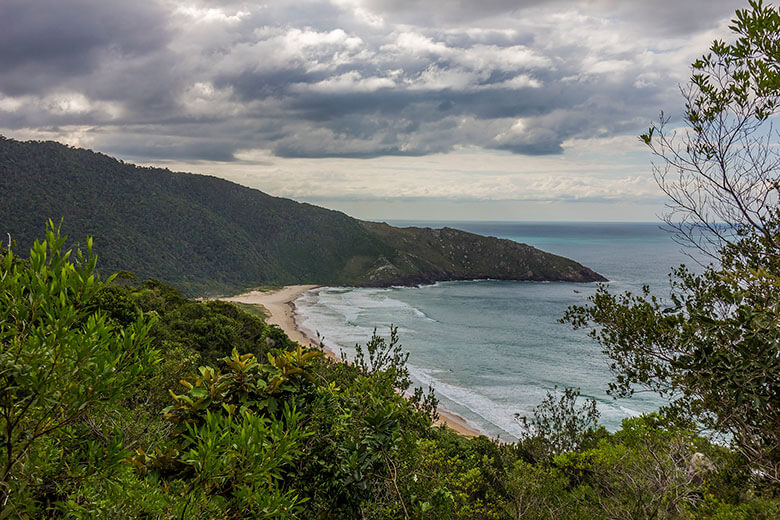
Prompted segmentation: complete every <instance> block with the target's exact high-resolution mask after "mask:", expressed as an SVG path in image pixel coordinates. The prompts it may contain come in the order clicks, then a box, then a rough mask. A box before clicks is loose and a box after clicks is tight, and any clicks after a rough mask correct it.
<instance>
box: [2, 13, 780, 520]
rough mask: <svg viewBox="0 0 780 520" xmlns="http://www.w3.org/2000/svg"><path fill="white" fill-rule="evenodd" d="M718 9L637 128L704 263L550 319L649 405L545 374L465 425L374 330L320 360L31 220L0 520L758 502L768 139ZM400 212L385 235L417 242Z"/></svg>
mask: <svg viewBox="0 0 780 520" xmlns="http://www.w3.org/2000/svg"><path fill="white" fill-rule="evenodd" d="M733 29H734V31H735V32H736V34H737V38H736V41H735V42H734V43H730V44H725V43H722V42H716V43H715V44H713V47H712V49H711V53H710V54H708V55H707V56H705V57H703V58H702V59H701V60H699V61H697V62H696V63H695V64H694V75H693V78H692V84H691V89H690V90H689V91H687V92H688V93H687V96H688V97H687V106H686V121H687V123H688V125H689V128H688V131H686V132H682V133H681V135H682V137H683V139H684V141H683V142H682V143H681V144H675V143H677V142H678V141H676V140H675V139H676V138H674V137H673V136H668V135H667V134H666V133H665V132H664V130H663V126H664V124H665V123H664V122H663V121H662V123H661V124H659V126H655V127H652V128H651V130H650V131H649V132H648V133H647V134H646V135H644V136H643V139H644V140H645V142H646V143H647V144H648V145H650V146H651V147H654V148H653V149H654V150H656V151H657V152H658V156H659V158H661V160H662V162H661V166H660V168H661V169H659V171H658V174H659V176H660V177H659V180H660V182H661V184H662V186H665V189H666V190H667V191H668V193H670V194H671V196H672V210H679V211H682V212H683V213H684V214H685V215H688V216H689V217H690V219H691V220H688V221H685V220H684V221H683V222H682V223H681V224H680V221H679V220H675V221H674V222H675V223H677V224H679V226H680V227H679V228H678V232H679V233H680V237H681V239H683V240H687V241H689V242H690V243H692V244H693V245H695V246H697V247H701V248H702V249H704V250H705V251H706V252H707V253H709V254H710V255H712V258H713V259H714V260H716V262H713V263H712V264H711V265H708V266H703V271H702V272H701V273H700V274H696V273H692V272H690V271H688V270H686V269H685V268H684V267H681V268H679V269H677V270H675V271H674V272H673V275H672V280H673V286H672V288H673V291H674V292H673V294H672V296H671V299H670V301H669V302H666V301H663V300H661V299H659V298H657V297H655V296H654V295H653V294H651V293H650V291H649V290H646V291H644V292H643V293H642V294H639V295H633V294H623V295H614V294H612V293H610V292H609V290H608V288H606V287H602V288H601V289H600V290H599V291H598V292H597V293H596V295H595V296H593V297H592V298H591V301H590V303H589V304H588V305H584V306H576V307H572V308H571V309H570V310H569V312H568V313H567V315H566V316H565V317H564V319H565V320H568V321H570V322H571V323H572V324H573V325H574V326H576V327H592V334H593V336H594V337H595V338H596V340H598V341H599V342H600V343H601V344H602V345H603V347H604V350H605V352H606V353H607V354H608V355H609V357H610V359H611V362H612V368H613V371H614V372H615V376H616V377H615V380H614V381H613V382H612V383H611V385H610V388H611V391H612V392H613V393H615V394H617V395H623V394H631V393H632V392H633V391H634V390H635V389H636V388H640V389H651V390H654V391H658V392H661V393H664V394H666V395H667V396H668V397H670V399H671V404H670V405H669V406H667V407H665V408H663V409H661V410H659V411H658V412H656V413H653V414H649V415H643V416H640V417H632V418H627V419H625V420H624V421H623V423H622V426H621V428H620V429H618V430H617V431H615V432H608V431H606V429H604V428H603V427H600V426H599V425H598V413H597V410H596V409H595V406H594V404H593V403H592V402H585V403H582V402H581V400H580V398H579V394H578V392H577V391H576V390H573V389H565V390H563V391H562V392H559V393H552V394H550V395H549V396H548V397H547V398H546V399H545V400H544V401H542V402H541V403H540V404H539V406H538V407H537V408H536V409H535V411H534V413H533V415H532V416H531V417H525V418H522V417H518V421H519V422H520V423H521V424H522V425H523V426H524V431H525V435H524V436H523V437H522V438H521V439H520V440H519V441H518V442H516V443H503V442H500V441H498V440H493V439H488V438H486V437H477V438H474V439H469V438H465V437H462V436H459V435H457V434H455V433H454V432H452V431H450V430H449V429H447V428H446V427H436V426H434V421H435V419H436V417H437V402H436V398H435V394H434V393H433V392H432V391H428V392H426V391H424V390H422V389H412V388H411V383H410V379H409V373H408V370H407V369H406V360H407V355H406V354H405V353H404V352H403V348H402V346H401V344H400V342H399V338H398V336H397V334H396V331H395V330H394V329H391V330H390V332H389V336H388V337H386V338H385V337H381V336H377V335H376V334H375V335H374V336H373V337H372V338H370V339H368V341H367V342H366V344H365V346H361V347H358V348H357V352H358V355H357V357H356V359H355V361H354V362H353V363H351V364H348V363H337V362H335V361H333V360H330V359H328V358H327V357H325V356H323V355H322V352H321V351H320V350H319V349H316V348H304V347H302V346H301V345H298V344H296V343H294V342H292V341H291V340H290V339H289V338H287V336H286V335H285V334H284V333H283V332H282V331H281V330H279V329H277V328H275V327H273V326H269V325H268V324H267V323H265V322H264V321H263V319H262V318H261V317H259V316H257V315H255V314H250V313H247V312H246V311H244V310H242V309H240V308H238V307H236V306H234V305H232V304H229V303H225V302H219V301H193V300H189V299H187V298H185V297H183V296H182V295H181V293H180V292H179V290H177V289H176V288H174V287H172V286H170V285H168V284H166V283H163V282H160V281H156V280H145V281H140V282H139V281H138V279H136V278H135V277H134V276H133V275H131V274H129V273H127V272H120V273H119V274H117V275H111V276H107V277H102V276H101V275H100V273H99V272H98V262H97V255H96V253H95V251H94V250H93V243H92V239H91V238H85V239H84V241H83V242H82V244H83V247H81V248H80V249H73V248H71V247H70V246H69V245H68V244H71V242H69V241H68V240H67V238H66V237H65V236H64V234H63V229H62V227H61V225H58V224H55V223H53V222H52V221H49V222H48V224H47V226H46V229H45V238H44V239H43V240H42V241H35V242H33V243H32V245H31V247H30V249H29V254H28V255H25V256H23V257H21V256H19V255H17V254H16V247H17V246H14V244H13V242H11V243H10V244H9V247H8V248H7V249H4V250H3V251H2V254H1V255H0V520H4V519H6V518H109V519H110V518H159V519H173V518H177V519H184V518H228V519H232V518H235V519H238V518H281V519H283V518H314V519H320V518H321V519H330V518H345V519H352V518H361V519H390V518H393V519H395V518H404V519H405V518H414V519H463V520H466V519H475V520H476V519H517V518H529V519H561V518H577V519H610V520H611V519H615V520H617V519H637V518H639V519H689V518H697V519H713V520H715V519H718V520H725V519H729V520H737V519H738V520H742V519H744V520H749V519H750V520H752V519H775V518H778V517H780V479H778V461H779V460H780V459H778V456H779V454H778V437H777V435H778V432H779V431H780V427H779V426H780V422H779V421H778V407H777V406H778V403H780V387H779V386H778V384H779V381H780V378H779V377H778V375H779V374H780V367H779V366H778V362H779V360H780V350H778V349H779V347H778V345H780V338H778V330H779V329H780V327H779V325H780V309H778V301H780V300H779V298H778V297H779V296H780V294H779V293H780V272H778V271H779V269H780V263H778V256H779V255H778V238H777V237H778V231H780V212H779V211H778V203H777V192H778V179H777V170H776V166H777V164H778V163H777V158H778V156H777V155H776V154H777V150H776V148H775V147H774V146H767V145H765V143H768V141H766V138H767V137H766V136H770V137H771V136H774V134H773V133H772V131H771V129H770V130H768V131H767V130H761V128H765V127H762V125H765V124H768V123H771V116H772V114H773V113H774V111H775V110H776V108H777V103H778V100H780V98H779V97H778V93H779V92H780V72H778V67H777V64H778V62H780V60H778V58H780V44H778V40H779V35H780V13H778V11H777V10H776V9H775V8H773V7H765V6H764V5H763V4H762V3H761V2H751V7H750V9H747V10H741V11H738V13H737V18H736V19H735V21H734V26H733ZM4 144H5V145H8V144H9V142H8V141H7V140H6V141H4ZM11 144H12V146H22V145H21V144H18V143H15V144H14V143H11ZM732 144H733V145H734V148H730V146H731V145H732ZM24 146H26V145H24ZM35 146H42V147H50V148H53V149H55V150H61V149H62V148H63V147H61V145H54V144H52V143H42V144H40V143H38V144H35ZM68 152H72V150H69V151H68ZM75 152H76V153H78V154H90V153H91V152H85V151H75ZM63 153H64V152H63ZM66 156H67V154H65V155H63V156H62V157H63V158H64V157H66ZM30 160H32V159H30ZM667 167H668V169H666V168H667ZM670 174H671V175H670ZM751 174H752V175H753V176H752V177H751V176H750V175H751ZM667 180H668V181H669V182H667ZM741 182H746V184H744V185H743V184H740V183H741ZM11 200H12V201H13V198H11ZM700 202H703V203H704V204H703V205H699V203H700ZM711 212H714V213H711ZM711 215H714V216H715V217H716V218H715V219H712V218H711ZM724 215H732V216H733V218H730V219H728V220H726V224H728V225H727V226H722V224H723V222H722V220H723V219H724ZM334 218H336V217H334ZM338 218H341V217H338ZM345 222H346V221H345ZM345 225H346V224H345ZM350 225H351V224H350ZM358 225H359V226H360V228H361V229H364V230H365V229H367V228H366V227H365V226H363V225H362V224H358ZM379 227H380V229H378V230H377V231H376V233H378V234H380V236H381V233H383V232H386V233H393V232H392V231H387V230H386V229H382V228H381V226H379ZM355 229H356V228H355ZM702 229H704V230H705V231H706V232H705V233H700V231H701V230H702ZM416 233H418V231H416V230H410V231H406V232H404V233H402V234H398V235H393V237H394V238H393V239H392V240H390V239H387V241H381V244H383V245H382V247H398V241H402V240H404V239H406V237H408V238H409V240H412V241H415V248H416V249H410V250H409V251H410V252H409V254H419V252H420V250H421V249H426V248H429V250H430V251H436V250H438V249H437V248H438V247H439V246H437V245H436V243H435V242H434V243H430V244H427V245H424V246H423V245H420V243H419V242H417V238H416V237H415V234H416ZM420 233H425V232H420ZM447 233H449V231H445V230H443V231H442V232H441V234H442V235H445V234H447ZM365 236H371V237H376V236H378V235H365ZM426 236H435V235H426ZM371 240H373V239H371ZM371 240H369V239H368V238H367V239H366V242H365V243H366V244H370V243H372V242H371ZM463 247H464V248H466V246H465V245H464V246H463ZM388 255H389V256H385V257H384V258H385V259H386V260H388V261H389V260H390V259H393V258H396V257H397V256H398V253H392V254H391V252H388ZM394 255H395V256H394ZM269 265H270V264H269Z"/></svg>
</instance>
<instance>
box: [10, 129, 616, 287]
mask: <svg viewBox="0 0 780 520" xmlns="http://www.w3.org/2000/svg"><path fill="white" fill-rule="evenodd" d="M0 197H2V199H3V201H4V203H3V204H2V205H0V232H2V233H3V234H6V233H10V234H11V236H12V237H13V238H14V239H15V240H16V242H17V250H20V251H26V250H27V249H28V248H29V246H30V245H31V243H32V240H34V239H35V237H38V236H41V231H42V229H43V227H44V223H45V221H46V220H47V219H49V218H51V219H53V220H55V221H58V220H60V219H61V218H62V219H63V224H62V225H63V231H64V233H66V234H68V235H69V236H70V237H71V239H72V240H73V241H74V243H76V241H77V240H83V238H85V237H86V236H87V235H89V236H93V237H94V239H95V241H96V242H97V243H98V244H99V251H100V252H101V258H100V263H99V266H100V267H101V269H102V270H104V271H116V270H129V271H131V272H133V273H135V274H137V275H138V276H139V277H142V278H159V279H161V280H164V281H166V282H169V283H172V284H174V285H176V286H178V287H180V288H181V289H183V290H184V291H185V292H186V293H187V294H191V295H194V294H199V295H203V294H216V293H225V292H231V291H237V290H241V289H245V288H249V287H255V286H258V285H263V284H278V285H286V284H293V283H316V284H319V285H355V286H363V285H366V286H369V285H370V286H389V285H410V284H420V283H431V282H435V281H443V280H462V279H477V278H496V279H512V280H560V281H564V280H565V281H576V282H588V281H602V280H604V278H603V277H601V276H600V275H598V274H597V273H595V272H593V271H591V270H590V269H588V268H586V267H584V266H582V265H580V264H578V263H576V262H574V261H572V260H569V259H565V258H563V257H559V256H556V255H551V254H549V253H544V252H542V251H540V250H538V249H536V248H533V247H531V246H527V245H525V244H517V243H516V242H512V241H509V240H504V239H497V238H493V237H482V236H481V235H474V234H471V233H466V232H464V231H457V230H451V229H449V228H445V229H441V230H439V229H430V228H395V227H393V226H389V225H387V224H384V223H375V222H367V221H360V220H357V219H354V218H352V217H349V216H347V215H346V214H344V213H341V212H338V211H334V210H329V209H326V208H321V207H318V206H314V205H311V204H308V203H303V202H297V201H293V200H290V199H284V198H281V197H273V196H271V195H268V194H266V193H264V192H262V191H260V190H256V189H253V188H248V187H245V186H241V185H239V184H235V183H232V182H230V181H227V180H225V179H220V178H218V177H213V176H207V175H199V174H193V173H184V172H172V171H170V170H168V169H163V168H152V167H141V166H136V165H133V164H131V163H125V162H124V161H120V160H117V159H115V158H112V157H110V156H108V155H105V154H102V153H99V152H93V151H90V150H85V149H81V148H73V147H70V146H67V145H63V144H60V143H56V142H53V141H26V142H22V141H17V140H14V139H9V138H5V137H2V136H0ZM18 246H21V248H20V247H18ZM480 257H482V258H480Z"/></svg>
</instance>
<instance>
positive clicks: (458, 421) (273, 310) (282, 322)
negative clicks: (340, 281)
mask: <svg viewBox="0 0 780 520" xmlns="http://www.w3.org/2000/svg"><path fill="white" fill-rule="evenodd" d="M317 287H319V286H317V285H288V286H286V287H282V288H281V289H278V290H275V291H250V292H247V293H244V294H239V295H238V296H233V297H230V298H223V299H224V300H225V301H230V302H236V303H246V304H250V305H260V306H262V307H263V308H264V309H265V310H266V312H267V314H268V318H266V322H267V323H270V324H272V325H276V326H278V327H279V328H280V329H282V330H283V331H284V332H285V333H286V334H287V335H288V336H289V337H290V339H292V340H293V341H297V342H298V343H300V344H301V345H305V346H310V347H315V348H319V346H320V345H319V342H318V341H317V340H316V339H315V338H313V337H312V336H314V334H313V333H312V332H310V331H306V330H302V329H301V327H299V326H298V323H297V322H296V321H295V304H294V303H293V302H294V301H295V299H296V298H298V296H300V295H301V294H303V293H304V292H306V291H309V290H311V289H315V288H317ZM324 347H325V348H324V349H323V350H324V351H325V353H326V354H327V355H328V356H329V357H330V358H331V359H334V360H336V361H341V358H340V357H339V356H337V355H336V353H335V352H334V351H333V350H331V349H329V348H328V345H327V344H325V345H324ZM439 417H440V419H439V422H438V424H446V425H447V426H448V427H449V428H451V429H453V430H455V431H456V432H458V433H459V434H461V435H465V436H467V437H477V436H479V435H480V432H479V431H477V430H475V429H474V428H473V427H471V426H470V425H469V424H468V423H467V422H466V420H465V419H463V418H462V417H460V416H459V415H457V414H455V413H452V412H448V411H447V410H443V409H441V408H439Z"/></svg>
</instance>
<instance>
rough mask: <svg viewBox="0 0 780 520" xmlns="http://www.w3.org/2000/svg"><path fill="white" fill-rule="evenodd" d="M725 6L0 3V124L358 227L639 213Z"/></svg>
mask: <svg viewBox="0 0 780 520" xmlns="http://www.w3.org/2000/svg"><path fill="white" fill-rule="evenodd" d="M746 3H747V2H746V1H745V2H740V1H734V0H686V1H681V0H656V1H654V2H648V1H646V0H641V1H633V0H583V1H579V2H577V1H564V0H560V1H556V0H547V1H544V0H475V1H469V0H453V1H444V0H441V1H438V2H432V1H423V0H331V1H330V2H326V1H317V2H309V1H306V0H297V1H289V2H288V1H276V0H269V1H266V2H265V3H261V2H245V1H240V0H236V1H233V0H224V1H206V0H180V1H177V0H160V1H155V0H145V1H143V2H131V1H126V0H125V1H113V0H1V1H0V134H3V135H6V136H7V137H12V138H17V139H54V140H57V141H60V142H65V143H68V144H72V145H77V146H83V147H87V148H91V149H94V150H96V151H101V152H104V153H107V154H110V155H113V156H116V157H119V158H122V159H125V160H128V161H133V162H136V163H140V164H149V165H159V166H167V167H170V168H171V169H176V170H184V171H192V172H195V173H206V174H211V175H217V176H220V177H224V178H227V179H230V180H233V181H235V182H239V183H241V184H244V185H247V186H251V187H255V188H259V189H261V190H263V191H265V192H267V193H270V194H272V195H279V196H285V197H292V198H295V199H297V200H302V201H309V202H313V203H316V204H320V205H324V206H326V207H331V208H335V209H341V210H344V211H346V212H347V213H350V214H352V215H354V216H357V217H361V218H370V219H390V218H396V219H398V218H409V219H444V220H452V219H492V220H515V219H521V220H529V219H530V220H579V219H587V220H654V219H655V215H656V214H657V213H659V212H660V211H661V210H662V203H663V198H662V197H661V195H660V193H659V191H658V189H657V187H656V186H655V184H654V182H653V180H652V176H651V175H650V156H649V153H648V152H647V150H646V149H645V148H644V147H643V146H642V145H641V144H640V143H639V142H638V140H637V137H636V136H637V135H638V133H640V132H641V131H643V130H645V129H646V128H647V126H648V125H649V123H650V121H651V120H653V119H657V116H658V113H659V111H660V110H661V109H663V110H664V111H665V112H666V113H667V114H672V115H676V114H678V113H679V112H680V110H681V106H682V101H681V97H680V94H679V91H678V85H680V84H681V83H684V82H685V81H686V79H687V77H688V76H689V72H690V69H689V64H690V62H691V61H692V60H693V59H695V58H696V57H697V56H699V55H700V54H702V53H703V52H704V51H706V49H707V48H708V46H709V44H710V43H711V42H712V40H713V39H715V38H727V37H728V36H729V31H728V27H727V26H728V21H729V19H731V18H732V17H733V15H734V11H735V9H737V8H742V7H745V5H746Z"/></svg>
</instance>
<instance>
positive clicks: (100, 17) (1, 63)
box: [0, 0, 169, 95]
mask: <svg viewBox="0 0 780 520" xmlns="http://www.w3.org/2000/svg"><path fill="white" fill-rule="evenodd" d="M168 37H169V35H168V34H167V31H166V28H165V16H164V12H163V11H162V9H161V8H160V7H159V6H158V5H156V4H155V3H154V2H102V1H97V2H96V1H94V0H67V1H63V0H35V1H30V0H3V2H2V3H0V71H2V73H0V91H2V92H4V93H6V94H9V95H18V94H30V93H38V92H41V91H45V90H47V89H50V88H51V87H53V86H56V85H57V84H58V83H60V82H62V81H67V80H68V79H69V78H72V77H74V76H83V75H86V74H88V73H90V72H92V71H94V70H95V69H96V68H98V67H99V66H100V65H101V60H102V59H105V58H106V55H107V54H113V56H112V59H119V58H127V57H132V56H138V55H142V54H145V53H148V52H150V51H153V50H154V49H156V48H158V47H160V46H161V45H163V44H164V42H165V41H166V40H167V38H168Z"/></svg>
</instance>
